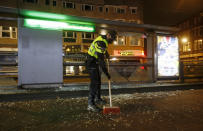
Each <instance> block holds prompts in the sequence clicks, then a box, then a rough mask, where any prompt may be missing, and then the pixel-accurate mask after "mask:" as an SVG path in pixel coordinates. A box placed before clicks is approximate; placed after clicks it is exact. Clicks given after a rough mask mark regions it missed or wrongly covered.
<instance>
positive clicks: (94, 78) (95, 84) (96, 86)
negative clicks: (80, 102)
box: [88, 66, 101, 105]
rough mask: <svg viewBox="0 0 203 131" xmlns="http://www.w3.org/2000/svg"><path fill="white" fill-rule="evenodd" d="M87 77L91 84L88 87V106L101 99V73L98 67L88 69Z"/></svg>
mask: <svg viewBox="0 0 203 131" xmlns="http://www.w3.org/2000/svg"><path fill="white" fill-rule="evenodd" d="M89 75H90V80H91V82H90V87H89V88H90V89H89V97H88V104H90V105H94V104H95V103H94V100H95V99H101V73H100V70H99V66H97V67H95V68H90V69H89Z"/></svg>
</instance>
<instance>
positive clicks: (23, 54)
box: [6, 10, 180, 88]
mask: <svg viewBox="0 0 203 131" xmlns="http://www.w3.org/2000/svg"><path fill="white" fill-rule="evenodd" d="M6 11H7V10H6ZM12 13H19V14H20V16H19V17H18V86H20V87H23V88H33V87H34V88H37V87H40V88H46V87H60V86H62V84H63V81H64V72H66V67H69V66H74V67H75V70H78V69H79V67H80V66H84V60H85V55H78V54H70V53H68V54H67V55H66V53H64V52H63V46H62V39H61V38H62V36H63V30H70V31H76V32H95V33H98V34H102V33H105V32H107V31H108V30H115V31H117V32H118V34H119V35H120V36H124V37H131V36H136V37H137V36H139V37H142V38H143V49H142V50H140V51H139V50H135V49H131V48H132V47H129V48H125V47H124V46H123V47H122V48H118V47H119V46H117V47H115V46H110V47H109V48H110V52H111V53H110V54H111V62H110V67H111V68H110V73H111V74H112V79H113V81H114V82H129V81H132V82H156V81H157V80H161V79H166V80H168V79H179V76H180V72H179V54H178V52H179V49H178V39H177V37H176V32H177V31H178V29H177V28H175V27H164V26H156V25H147V24H136V23H128V22H121V21H110V20H104V19H95V18H86V17H78V16H77V17H76V16H67V15H62V14H53V13H47V12H38V11H31V10H20V11H12ZM83 48H85V47H83ZM84 50H85V49H84ZM64 57H66V58H70V59H81V61H73V60H72V61H70V60H67V61H66V60H65V61H64ZM76 72H77V71H76ZM76 74H78V73H76ZM68 78H70V77H68V76H67V79H68ZM102 78H103V81H105V80H106V79H105V77H102Z"/></svg>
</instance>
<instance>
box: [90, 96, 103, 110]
mask: <svg viewBox="0 0 203 131" xmlns="http://www.w3.org/2000/svg"><path fill="white" fill-rule="evenodd" d="M87 110H88V111H93V112H100V111H101V109H100V108H99V107H97V106H96V105H95V103H94V99H92V97H91V96H89V98H88V106H87Z"/></svg>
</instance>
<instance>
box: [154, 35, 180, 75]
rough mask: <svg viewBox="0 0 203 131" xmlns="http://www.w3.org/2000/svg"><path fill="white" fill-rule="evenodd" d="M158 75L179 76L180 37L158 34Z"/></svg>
mask: <svg viewBox="0 0 203 131" xmlns="http://www.w3.org/2000/svg"><path fill="white" fill-rule="evenodd" d="M157 48H158V49H157V51H158V77H178V76H179V50H178V48H179V47H178V38H177V37H169V36H157Z"/></svg>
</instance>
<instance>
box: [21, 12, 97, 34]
mask: <svg viewBox="0 0 203 131" xmlns="http://www.w3.org/2000/svg"><path fill="white" fill-rule="evenodd" d="M20 14H21V15H22V16H23V17H25V19H24V26H25V27H29V28H38V29H48V30H71V31H84V32H94V31H95V25H94V24H93V23H91V22H82V21H80V19H79V18H76V17H73V16H68V15H63V14H56V13H47V12H40V11H30V10H20Z"/></svg>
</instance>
